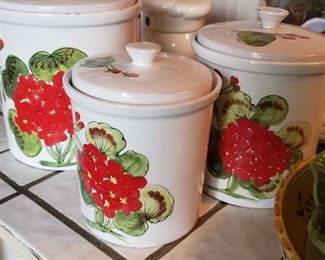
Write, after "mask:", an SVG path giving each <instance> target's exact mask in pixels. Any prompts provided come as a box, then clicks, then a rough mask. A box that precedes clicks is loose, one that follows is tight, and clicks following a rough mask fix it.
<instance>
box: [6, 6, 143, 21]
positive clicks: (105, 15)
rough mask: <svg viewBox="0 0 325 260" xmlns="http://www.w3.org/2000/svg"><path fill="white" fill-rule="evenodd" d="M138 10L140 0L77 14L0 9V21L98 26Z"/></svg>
mask: <svg viewBox="0 0 325 260" xmlns="http://www.w3.org/2000/svg"><path fill="white" fill-rule="evenodd" d="M140 10H141V5H140V1H137V3H135V4H134V5H132V6H130V7H127V8H123V9H118V10H112V11H103V12H93V13H83V14H82V15H79V14H78V13H74V14H64V13H49V14H46V16H44V15H43V14H41V13H36V12H35V13H27V12H18V11H7V10H5V9H0V14H1V20H0V22H3V23H8V24H22V25H24V26H37V27H67V26H68V27H83V26H98V25H105V24H118V23H121V22H124V21H128V20H131V19H134V18H136V16H137V15H138V14H139V13H140ZM17 17H19V19H17ZM40 21H41V23H40Z"/></svg>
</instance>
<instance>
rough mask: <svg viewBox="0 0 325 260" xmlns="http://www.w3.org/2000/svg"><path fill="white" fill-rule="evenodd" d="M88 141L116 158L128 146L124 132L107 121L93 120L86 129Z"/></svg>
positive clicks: (107, 154)
mask: <svg viewBox="0 0 325 260" xmlns="http://www.w3.org/2000/svg"><path fill="white" fill-rule="evenodd" d="M86 138H87V141H88V142H89V143H91V144H93V145H95V146H96V148H97V149H98V150H99V151H101V152H102V153H104V154H106V156H108V157H109V158H110V159H116V158H117V156H118V153H119V152H120V151H121V150H123V149H124V147H125V146H126V141H125V139H124V137H123V134H122V133H121V132H120V131H119V130H118V129H115V128H113V127H111V126H109V125H108V124H106V123H97V122H91V123H89V124H88V126H87V129H86Z"/></svg>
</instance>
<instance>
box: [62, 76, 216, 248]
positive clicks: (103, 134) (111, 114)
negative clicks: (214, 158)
mask: <svg viewBox="0 0 325 260" xmlns="http://www.w3.org/2000/svg"><path fill="white" fill-rule="evenodd" d="M68 82H69V75H67V76H66V80H65V88H66V90H67V93H68V94H69V95H70V97H71V99H72V109H73V111H78V112H79V113H80V115H81V119H82V121H83V124H84V126H85V127H84V128H83V129H82V130H81V131H80V132H78V133H76V137H77V140H78V142H77V143H78V162H79V167H78V171H79V177H80V192H81V196H80V197H81V209H82V212H83V215H84V216H85V218H86V219H87V224H88V226H89V228H90V229H91V231H93V232H94V233H95V234H96V235H97V236H98V237H100V238H101V239H103V240H106V241H108V242H112V243H115V244H118V245H122V246H130V247H151V246H159V245H163V244H166V243H169V242H172V241H174V240H176V239H178V238H180V237H182V236H184V235H185V234H186V233H188V232H189V231H190V230H191V229H192V228H193V226H194V225H195V223H196V221H197V219H198V206H199V201H200V196H201V192H202V185H203V176H204V169H205V161H206V154H207V146H208V138H209V130H210V124H211V117H212V106H213V101H214V100H215V99H216V97H217V94H218V92H219V91H220V88H221V82H220V78H219V80H218V82H219V83H218V85H217V86H216V87H215V88H214V90H213V91H212V92H211V93H210V94H208V95H205V96H204V97H202V98H199V99H197V100H194V101H193V102H192V101H190V102H187V103H184V104H176V105H175V104H174V105H134V104H133V105H127V104H118V103H112V102H107V101H100V100H98V99H95V98H90V97H89V96H86V95H84V94H82V93H81V92H79V91H78V90H74V89H73V87H72V86H71V85H69V83H68ZM211 95H213V97H212V96H211ZM207 96H210V98H208V99H207ZM211 97H212V99H211ZM197 105H199V106H197ZM193 108H194V109H193ZM99 152H101V153H99ZM103 154H104V155H103ZM112 161H114V164H115V167H116V168H119V167H120V166H121V167H122V169H123V170H122V171H124V173H123V172H122V173H121V172H120V173H117V172H116V171H115V173H113V172H112V171H110V169H109V168H110V167H111V166H110V163H111V164H112ZM119 165H120V166H119ZM114 174H115V175H114ZM118 174H119V177H116V176H117V175H118ZM94 176H101V177H100V178H102V180H99V179H97V178H99V177H96V182H94V181H93V179H95V177H94ZM115 177H116V178H115ZM126 178H128V179H129V184H128V187H129V188H128V191H125V190H124V189H123V186H118V185H119V181H120V182H121V183H122V182H123V181H124V179H126ZM107 180H110V181H111V182H115V184H116V186H112V185H111V184H105V181H107ZM105 185H106V186H105ZM121 185H122V184H121ZM115 188H116V189H115ZM101 191H103V194H104V195H103V196H99V197H98V196H97V194H99V193H100V192H101ZM130 193H131V194H135V195H134V196H133V197H132V196H131V195H130ZM124 198H127V201H128V202H129V203H130V204H125V207H120V206H119V204H118V203H119V201H120V202H121V201H123V203H126V200H124ZM116 200H117V202H116ZM131 204H132V205H134V207H133V206H131ZM134 223H137V225H135V224H134ZM170 230H173V232H170Z"/></svg>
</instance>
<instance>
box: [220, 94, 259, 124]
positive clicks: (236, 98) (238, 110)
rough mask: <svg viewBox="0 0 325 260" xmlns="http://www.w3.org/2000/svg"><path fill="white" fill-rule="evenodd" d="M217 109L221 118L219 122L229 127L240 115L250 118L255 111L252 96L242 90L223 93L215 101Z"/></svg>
mask: <svg viewBox="0 0 325 260" xmlns="http://www.w3.org/2000/svg"><path fill="white" fill-rule="evenodd" d="M215 110H216V112H217V114H216V115H217V116H219V118H220V120H221V122H220V124H219V125H220V127H221V128H225V127H227V125H228V124H229V123H233V122H235V121H236V120H237V119H238V118H240V117H246V118H248V119H250V118H251V116H252V115H254V113H255V111H254V110H255V107H254V106H253V105H252V104H251V98H250V97H249V96H248V95H246V94H244V93H243V92H241V91H238V92H229V93H227V94H225V95H221V96H220V97H219V98H218V99H217V101H216V103H215Z"/></svg>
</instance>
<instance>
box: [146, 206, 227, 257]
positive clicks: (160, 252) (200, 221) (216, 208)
mask: <svg viewBox="0 0 325 260" xmlns="http://www.w3.org/2000/svg"><path fill="white" fill-rule="evenodd" d="M227 205H228V204H226V203H224V202H219V203H218V204H216V205H215V206H214V207H213V208H212V209H210V210H209V211H208V212H206V213H205V214H204V215H203V216H202V217H200V218H199V219H198V221H197V222H196V224H195V226H194V227H193V229H192V230H191V231H190V232H188V233H187V234H186V235H185V236H183V237H181V238H179V239H178V240H176V241H174V242H171V243H169V244H166V245H164V246H162V247H161V248H159V249H158V250H157V251H155V252H153V253H152V254H150V255H149V256H147V257H146V258H145V259H146V260H156V259H159V258H161V257H163V256H164V255H166V254H167V253H168V252H169V251H171V250H172V249H173V248H174V247H176V246H177V245H178V244H179V243H181V242H182V241H183V240H184V239H185V238H187V237H188V236H189V235H190V234H191V233H192V232H193V231H195V230H196V229H197V228H199V227H200V226H201V225H203V224H204V223H205V222H206V221H207V220H208V219H210V218H211V217H212V216H213V215H214V214H216V213H217V212H218V211H219V210H221V209H223V208H224V207H225V206H227Z"/></svg>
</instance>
